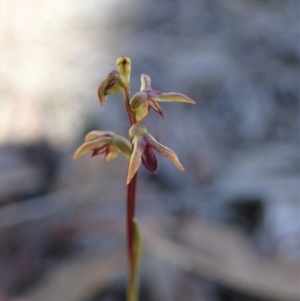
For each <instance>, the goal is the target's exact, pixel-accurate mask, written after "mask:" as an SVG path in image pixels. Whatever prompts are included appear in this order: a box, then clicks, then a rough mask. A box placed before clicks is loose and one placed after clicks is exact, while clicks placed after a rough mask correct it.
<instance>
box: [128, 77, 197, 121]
mask: <svg viewBox="0 0 300 301" xmlns="http://www.w3.org/2000/svg"><path fill="white" fill-rule="evenodd" d="M140 90H141V91H140V92H137V93H135V94H134V95H133V96H132V98H131V99H130V107H131V110H132V111H133V112H134V114H135V117H136V120H137V121H141V120H142V119H144V118H145V117H146V116H147V115H148V113H149V110H150V108H152V109H153V110H155V111H156V112H157V113H158V114H160V115H161V116H162V117H163V112H162V110H161V108H160V106H159V104H158V101H161V102H184V103H190V104H196V102H195V101H194V100H192V99H191V98H189V97H188V96H186V95H184V94H181V93H177V92H170V93H162V92H159V91H156V90H153V89H152V87H151V79H150V76H148V75H146V74H142V75H141V89H140Z"/></svg>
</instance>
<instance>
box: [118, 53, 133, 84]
mask: <svg viewBox="0 0 300 301" xmlns="http://www.w3.org/2000/svg"><path fill="white" fill-rule="evenodd" d="M116 66H117V69H118V71H119V74H120V76H121V79H122V81H123V83H124V84H125V85H128V84H129V82H130V73H131V60H130V58H129V57H126V56H122V57H119V58H118V59H117V61H116Z"/></svg>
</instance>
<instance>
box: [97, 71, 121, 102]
mask: <svg viewBox="0 0 300 301" xmlns="http://www.w3.org/2000/svg"><path fill="white" fill-rule="evenodd" d="M124 89H125V84H124V83H123V81H122V79H121V77H120V74H119V72H118V71H117V70H113V71H111V72H110V73H108V75H107V77H106V78H105V80H104V81H103V82H102V83H101V84H100V86H99V88H98V97H99V100H100V104H101V106H102V105H104V103H105V97H106V96H107V95H114V94H118V93H120V92H122V91H124Z"/></svg>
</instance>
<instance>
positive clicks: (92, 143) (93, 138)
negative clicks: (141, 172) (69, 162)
mask: <svg viewBox="0 0 300 301" xmlns="http://www.w3.org/2000/svg"><path fill="white" fill-rule="evenodd" d="M84 140H85V142H84V143H83V144H82V145H81V146H80V147H79V148H78V149H77V150H76V152H75V153H74V156H73V159H74V160H76V159H77V158H78V157H80V156H82V155H84V154H85V153H87V152H89V151H92V157H94V156H97V155H103V156H104V161H105V162H108V161H109V160H111V159H114V158H115V157H117V156H118V155H119V153H120V152H122V153H123V154H124V156H125V157H126V158H127V159H128V160H130V157H131V153H132V146H131V143H130V142H129V141H128V140H127V139H125V138H124V137H122V136H119V135H116V134H115V133H114V132H103V131H91V132H89V133H88V134H87V135H86V136H85V139H84Z"/></svg>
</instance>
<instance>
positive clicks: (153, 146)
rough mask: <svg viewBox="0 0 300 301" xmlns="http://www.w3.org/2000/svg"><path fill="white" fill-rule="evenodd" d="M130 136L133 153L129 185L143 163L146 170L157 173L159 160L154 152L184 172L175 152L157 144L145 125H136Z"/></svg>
mask: <svg viewBox="0 0 300 301" xmlns="http://www.w3.org/2000/svg"><path fill="white" fill-rule="evenodd" d="M129 136H130V138H131V139H132V144H133V151H132V155H131V158H130V163H129V168H128V176H127V184H129V183H130V181H131V180H132V178H133V177H134V175H135V173H136V172H137V170H138V168H139V166H140V164H141V161H142V163H143V164H144V166H145V167H146V169H148V170H150V171H151V172H153V173H155V171H156V168H157V160H156V157H155V154H154V152H153V150H155V151H157V152H159V153H161V154H162V155H163V156H165V157H167V158H168V159H170V160H171V161H172V162H173V163H174V165H175V166H176V167H177V168H179V169H180V170H181V171H184V168H183V166H182V165H181V163H180V162H179V159H178V157H177V155H176V154H175V152H174V151H172V150H171V149H169V148H168V147H166V146H164V145H162V144H160V143H159V142H157V141H156V140H155V139H154V138H153V136H151V135H150V134H149V133H148V132H147V130H146V128H145V127H144V125H143V124H141V123H136V124H134V125H133V126H132V127H131V128H130V130H129Z"/></svg>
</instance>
